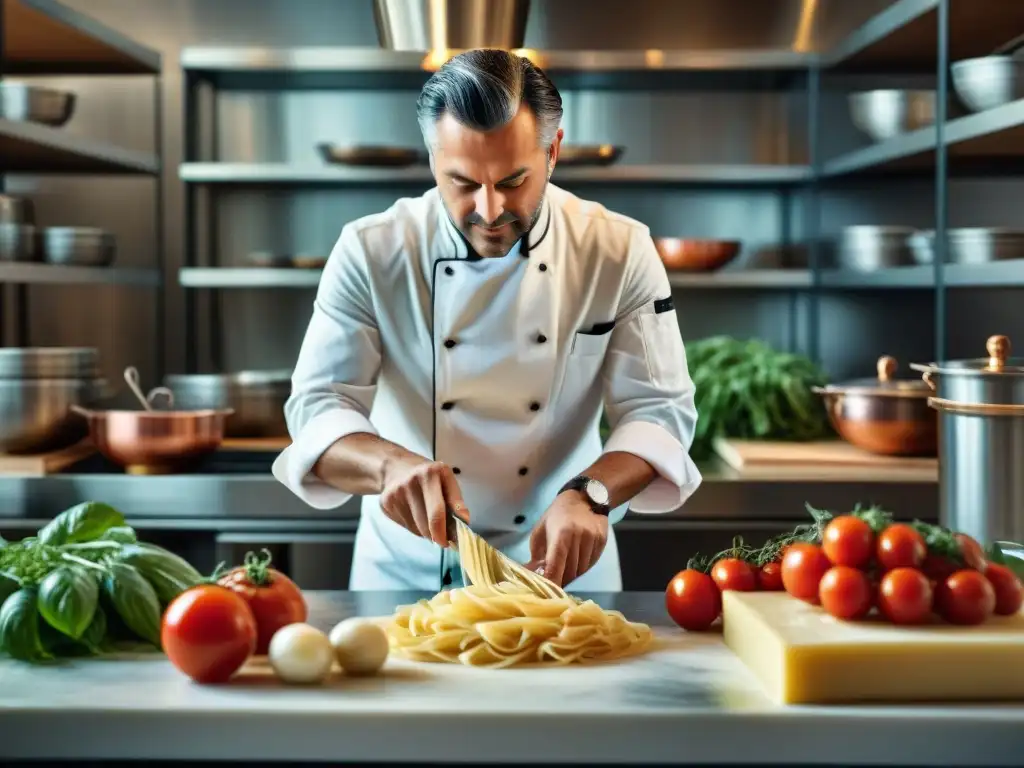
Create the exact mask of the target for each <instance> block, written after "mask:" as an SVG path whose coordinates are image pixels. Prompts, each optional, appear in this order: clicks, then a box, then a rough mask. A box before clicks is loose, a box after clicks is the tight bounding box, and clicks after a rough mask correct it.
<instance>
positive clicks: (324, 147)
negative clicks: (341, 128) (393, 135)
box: [317, 142, 427, 168]
mask: <svg viewBox="0 0 1024 768" xmlns="http://www.w3.org/2000/svg"><path fill="white" fill-rule="evenodd" d="M317 150H318V151H319V152H320V156H321V157H322V158H323V159H324V162H327V163H331V164H332V165H356V166H369V167H372V168H405V167H408V166H410V165H424V164H426V163H427V153H426V152H424V151H421V150H418V149H410V148H408V147H384V146H358V145H356V146H342V145H339V144H332V143H330V142H321V143H320V144H317Z"/></svg>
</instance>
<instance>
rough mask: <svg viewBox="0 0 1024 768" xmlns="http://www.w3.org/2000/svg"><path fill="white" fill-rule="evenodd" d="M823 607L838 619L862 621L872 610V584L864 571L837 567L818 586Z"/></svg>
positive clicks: (848, 567) (831, 569)
mask: <svg viewBox="0 0 1024 768" xmlns="http://www.w3.org/2000/svg"><path fill="white" fill-rule="evenodd" d="M818 597H819V599H820V601H821V607H822V608H824V609H825V610H826V611H828V613H829V614H831V615H832V616H835V617H836V618H837V619H846V620H848V621H849V620H853V619H862V618H864V617H865V616H867V615H868V612H869V611H870V610H871V604H872V598H873V595H872V592H871V583H870V582H869V581H868V577H867V574H865V573H864V571H862V570H859V569H857V568H854V567H852V566H849V565H835V566H833V567H832V568H830V569H829V570H827V571H826V572H825V575H824V576H822V577H821V582H820V584H819V585H818Z"/></svg>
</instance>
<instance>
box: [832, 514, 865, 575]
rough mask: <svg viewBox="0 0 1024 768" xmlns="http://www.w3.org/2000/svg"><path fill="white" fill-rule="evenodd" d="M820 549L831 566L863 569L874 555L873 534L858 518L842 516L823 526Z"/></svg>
mask: <svg viewBox="0 0 1024 768" xmlns="http://www.w3.org/2000/svg"><path fill="white" fill-rule="evenodd" d="M821 548H822V549H823V550H824V551H825V554H826V555H827V556H828V559H829V560H830V561H832V564H833V565H848V566H850V567H851V568H863V567H864V566H865V565H867V564H868V561H869V560H871V555H872V554H873V553H874V549H875V534H874V531H872V530H871V526H870V525H868V524H867V523H865V522H864V521H863V520H861V519H860V518H859V517H854V516H853V515H842V516H841V517H837V518H835V519H834V520H832V522H830V523H829V524H828V525H827V526H825V531H824V532H823V533H822V535H821Z"/></svg>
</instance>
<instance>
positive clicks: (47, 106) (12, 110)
mask: <svg viewBox="0 0 1024 768" xmlns="http://www.w3.org/2000/svg"><path fill="white" fill-rule="evenodd" d="M74 112H75V94H73V93H70V92H68V91H58V90H56V89H55V88H43V87H42V86H38V85H26V84H24V83H0V117H3V118H5V119H6V120H18V121H22V122H30V123H42V124H43V125H50V126H53V127H54V128H59V127H60V126H62V125H64V124H65V123H66V122H67V121H68V120H70V119H71V115H73V114H74Z"/></svg>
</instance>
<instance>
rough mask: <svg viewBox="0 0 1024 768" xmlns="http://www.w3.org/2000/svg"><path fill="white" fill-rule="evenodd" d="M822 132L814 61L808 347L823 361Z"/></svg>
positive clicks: (807, 233) (809, 134) (811, 79)
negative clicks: (820, 200)
mask: <svg viewBox="0 0 1024 768" xmlns="http://www.w3.org/2000/svg"><path fill="white" fill-rule="evenodd" d="M820 131H821V65H820V64H819V63H818V61H817V60H814V61H812V62H811V64H810V65H809V66H808V68H807V162H808V165H809V166H810V170H811V178H810V181H809V183H808V185H807V199H806V204H805V206H804V210H805V216H804V222H805V224H804V239H805V241H806V242H807V266H808V268H809V269H810V272H811V290H810V292H809V294H808V307H807V349H808V352H809V354H808V356H809V357H810V358H811V359H812V360H813V361H814V362H816V363H820V362H821V339H820V336H821V334H820V324H821V311H820V293H821V263H820V255H821V254H820V250H821V249H820V245H821V244H820V239H821V238H820V235H819V230H820V224H821V221H820V220H821V214H820V207H819V194H820V190H819V186H820V179H821V148H820Z"/></svg>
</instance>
